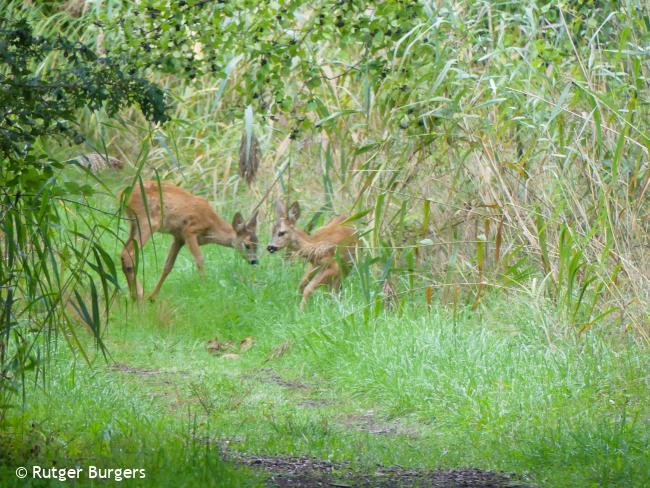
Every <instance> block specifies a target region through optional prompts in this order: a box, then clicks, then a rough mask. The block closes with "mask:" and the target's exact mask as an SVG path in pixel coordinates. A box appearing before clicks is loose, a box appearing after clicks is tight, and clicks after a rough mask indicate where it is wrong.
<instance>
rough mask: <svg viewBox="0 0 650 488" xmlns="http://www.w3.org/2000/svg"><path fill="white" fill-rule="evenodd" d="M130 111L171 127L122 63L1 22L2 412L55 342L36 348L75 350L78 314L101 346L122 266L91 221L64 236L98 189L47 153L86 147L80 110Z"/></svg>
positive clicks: (158, 102) (161, 104) (148, 88)
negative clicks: (106, 310)
mask: <svg viewBox="0 0 650 488" xmlns="http://www.w3.org/2000/svg"><path fill="white" fill-rule="evenodd" d="M55 57H56V59H57V61H56V64H54V63H52V60H53V58H55ZM130 105H137V106H139V108H140V110H141V111H142V113H143V114H144V116H145V117H146V118H148V119H149V120H151V121H152V122H154V123H162V122H164V121H165V120H167V115H166V109H167V107H166V105H165V97H164V93H163V92H162V90H161V89H160V88H158V87H157V86H156V85H154V84H152V83H150V82H148V81H146V80H145V79H143V78H140V77H138V76H137V70H135V69H133V68H127V63H126V61H125V60H124V59H111V58H107V57H98V56H97V55H96V54H95V52H94V51H93V50H92V49H90V48H89V47H88V46H86V45H84V44H82V43H80V42H79V41H76V40H74V41H73V40H69V39H67V38H65V37H62V36H39V35H35V34H34V33H33V31H32V28H31V26H30V24H29V23H28V22H27V21H26V20H14V19H7V18H4V17H1V18H0V107H2V112H1V113H0V192H1V194H0V256H1V259H0V303H1V304H2V306H1V307H0V382H1V384H0V406H2V408H1V409H0V411H2V412H4V407H6V402H7V401H8V399H9V395H10V393H11V392H14V391H16V389H17V388H18V387H19V386H20V385H21V383H22V381H23V379H24V376H23V375H24V372H25V370H26V369H28V368H32V367H35V366H36V367H37V366H39V365H42V364H43V363H42V361H40V360H42V359H43V356H44V355H45V354H47V344H48V343H49V341H46V342H44V343H43V342H39V341H38V338H39V336H47V337H48V338H50V337H51V336H52V335H53V334H56V333H58V332H60V331H65V334H64V335H65V337H67V338H68V339H69V340H71V341H76V335H75V331H74V328H71V327H70V320H69V317H68V316H69V310H68V308H67V307H71V308H74V309H76V310H77V312H78V313H79V314H80V315H81V317H82V318H83V319H84V322H86V324H87V325H88V326H89V327H90V329H91V330H92V332H93V333H94V335H95V337H96V339H97V340H98V341H99V340H100V325H101V319H100V312H99V306H100V301H103V303H104V304H105V305H106V306H108V304H109V303H110V297H111V295H112V293H113V291H114V290H115V289H116V287H117V276H116V272H115V265H114V263H113V261H112V259H111V257H110V256H109V255H108V254H107V253H106V251H105V250H104V249H103V248H102V246H101V245H100V244H99V242H98V240H97V234H98V231H99V230H100V229H99V227H98V225H99V224H97V223H96V222H93V220H92V212H89V213H88V214H89V215H88V216H89V220H87V221H86V222H85V223H86V224H87V225H85V226H84V225H82V226H80V227H77V228H71V229H70V232H69V233H68V232H66V227H67V224H66V219H65V213H66V212H67V209H68V207H69V206H70V205H72V206H74V205H75V204H78V203H79V199H80V197H82V196H85V195H88V194H90V193H92V191H93V190H92V188H91V187H90V186H89V185H80V184H79V183H78V182H77V181H74V180H70V179H66V178H64V177H63V176H62V175H61V169H62V168H63V167H64V165H65V164H66V163H64V162H62V161H59V160H56V159H53V158H52V157H51V156H50V155H49V154H48V152H47V151H46V150H45V149H44V147H43V145H42V143H43V142H44V141H46V140H52V141H56V142H57V143H58V144H66V143H67V144H73V143H77V144H78V143H80V142H82V141H83V140H84V136H83V129H82V128H81V127H79V123H78V119H77V114H78V111H79V109H82V108H87V109H89V110H92V111H96V110H102V111H103V112H105V113H106V114H107V115H108V116H109V117H110V116H112V115H114V114H116V113H118V112H119V111H120V110H122V109H124V108H125V107H128V106H130ZM67 164H70V163H69V162H68V163H67ZM75 211H79V210H75ZM81 212H83V208H81ZM71 236H74V237H76V238H80V240H81V241H82V242H79V241H75V240H74V239H73V238H72V237H71ZM84 288H85V289H89V290H90V291H91V293H90V300H89V301H87V300H86V299H85V298H82V297H81V295H80V294H79V290H80V289H84ZM100 297H103V300H100ZM43 344H45V345H46V348H45V349H43V348H42V347H41V346H42V345H43ZM23 386H24V385H23Z"/></svg>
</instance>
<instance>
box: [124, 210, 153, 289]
mask: <svg viewBox="0 0 650 488" xmlns="http://www.w3.org/2000/svg"><path fill="white" fill-rule="evenodd" d="M151 234H152V230H151V228H150V227H149V226H147V227H145V228H138V223H137V222H131V231H130V234H129V238H128V239H127V241H126V244H125V245H124V249H123V250H122V255H121V260H122V271H124V275H125V276H126V282H127V283H128V285H129V291H130V292H131V298H132V299H133V300H138V301H139V300H142V298H143V296H144V291H143V289H142V285H140V283H138V278H137V276H136V252H137V251H140V250H141V249H142V248H143V247H144V245H145V244H146V243H147V241H148V240H149V238H150V237H151ZM136 246H137V251H136Z"/></svg>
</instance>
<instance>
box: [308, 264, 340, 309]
mask: <svg viewBox="0 0 650 488" xmlns="http://www.w3.org/2000/svg"><path fill="white" fill-rule="evenodd" d="M338 274H339V266H338V264H337V263H332V264H331V265H330V266H328V267H327V268H325V269H324V270H322V271H320V272H318V273H317V274H316V276H314V278H313V279H312V280H311V281H310V282H309V284H308V285H307V286H306V287H305V289H304V290H303V292H302V303H301V304H300V308H301V309H302V308H304V307H305V304H306V303H307V300H309V297H310V296H311V294H312V293H314V290H316V288H318V287H319V286H320V285H325V284H327V283H328V282H329V281H330V280H331V279H333V278H334V277H336V276H338Z"/></svg>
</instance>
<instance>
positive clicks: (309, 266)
mask: <svg viewBox="0 0 650 488" xmlns="http://www.w3.org/2000/svg"><path fill="white" fill-rule="evenodd" d="M315 271H317V268H315V267H314V265H313V264H311V263H307V269H305V273H304V274H303V275H302V279H301V280H300V286H299V287H298V290H300V293H302V292H303V291H304V289H305V287H306V286H307V283H309V281H310V280H311V278H312V276H313V275H314V273H315Z"/></svg>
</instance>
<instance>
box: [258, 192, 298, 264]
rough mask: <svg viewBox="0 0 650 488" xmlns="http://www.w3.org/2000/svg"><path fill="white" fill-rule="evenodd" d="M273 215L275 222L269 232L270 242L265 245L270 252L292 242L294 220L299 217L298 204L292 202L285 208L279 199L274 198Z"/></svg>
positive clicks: (294, 229) (294, 234)
mask: <svg viewBox="0 0 650 488" xmlns="http://www.w3.org/2000/svg"><path fill="white" fill-rule="evenodd" d="M275 216H276V222H275V225H274V226H273V231H272V233H271V242H269V245H268V246H266V249H268V251H269V252H271V253H274V252H275V251H278V250H280V249H282V248H283V247H286V246H290V245H291V244H292V243H293V241H294V239H295V236H296V221H297V220H298V217H300V205H299V204H298V202H293V203H292V204H291V206H290V207H289V210H287V209H285V208H284V205H282V202H280V200H276V201H275Z"/></svg>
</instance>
